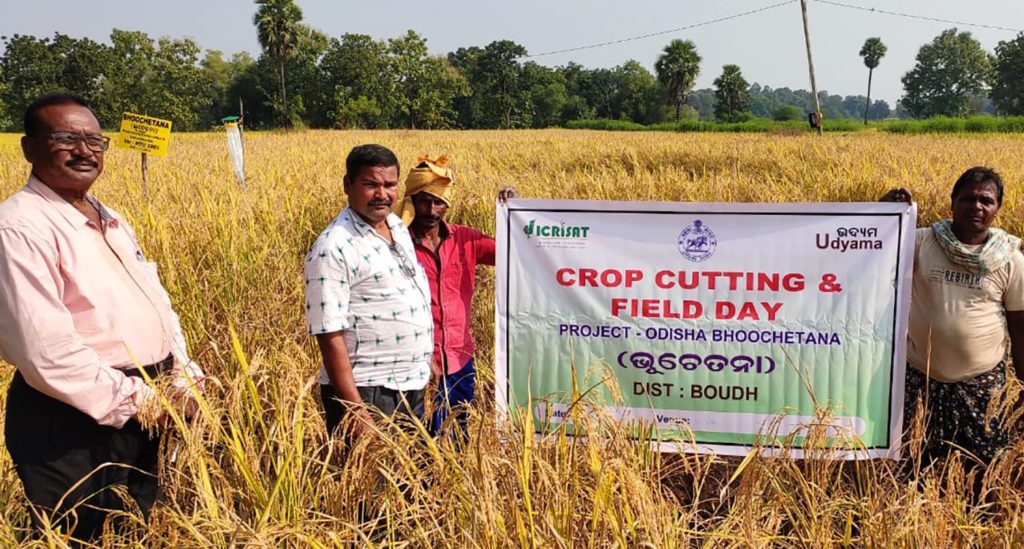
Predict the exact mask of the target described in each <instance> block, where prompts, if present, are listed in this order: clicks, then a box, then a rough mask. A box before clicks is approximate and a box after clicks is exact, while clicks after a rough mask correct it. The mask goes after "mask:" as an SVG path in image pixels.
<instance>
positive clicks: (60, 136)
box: [33, 132, 110, 153]
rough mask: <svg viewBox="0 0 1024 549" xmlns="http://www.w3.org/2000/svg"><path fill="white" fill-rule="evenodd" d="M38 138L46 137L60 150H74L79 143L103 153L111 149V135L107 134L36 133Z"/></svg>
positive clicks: (93, 150)
mask: <svg viewBox="0 0 1024 549" xmlns="http://www.w3.org/2000/svg"><path fill="white" fill-rule="evenodd" d="M33 137H35V138H36V139H46V140H48V141H49V142H50V143H53V145H54V146H55V147H56V148H57V150H59V151H73V150H75V149H76V148H78V144H79V143H85V148H87V149H89V150H90V151H92V152H96V153H102V152H107V150H108V149H110V137H108V136H106V135H82V134H79V133H71V132H54V133H51V134H47V135H35V136H33Z"/></svg>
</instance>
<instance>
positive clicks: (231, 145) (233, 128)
mask: <svg viewBox="0 0 1024 549" xmlns="http://www.w3.org/2000/svg"><path fill="white" fill-rule="evenodd" d="M224 129H225V130H227V132H228V154H229V155H231V165H232V166H234V168H235V177H237V178H238V182H239V183H241V184H242V190H243V191H244V190H245V153H244V151H243V149H242V132H241V131H240V130H239V128H238V123H237V122H227V123H225V124H224Z"/></svg>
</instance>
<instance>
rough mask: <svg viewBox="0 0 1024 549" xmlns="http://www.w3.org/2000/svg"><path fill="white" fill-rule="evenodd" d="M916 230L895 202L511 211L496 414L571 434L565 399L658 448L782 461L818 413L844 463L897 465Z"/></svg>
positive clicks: (503, 238) (525, 205)
mask: <svg viewBox="0 0 1024 549" xmlns="http://www.w3.org/2000/svg"><path fill="white" fill-rule="evenodd" d="M916 217H917V212H916V209H915V208H914V207H913V206H909V205H907V204H894V203H842V204H831V203H830V204H724V203H719V204H697V203H636V202H589V201H568V200H565V201H554V200H512V201H509V203H508V204H507V205H505V206H504V207H499V208H498V218H497V238H498V257H497V286H496V309H495V310H496V319H495V330H496V364H495V372H496V379H497V384H496V385H497V387H496V389H497V402H498V406H499V409H500V410H502V411H504V412H506V413H507V412H509V411H512V412H517V413H518V412H522V411H523V410H525V409H526V407H529V410H530V412H532V413H533V414H534V417H535V419H536V421H535V425H534V427H535V429H536V431H537V432H538V433H543V432H545V431H546V430H548V429H550V428H554V427H557V426H558V425H562V424H565V423H566V422H569V421H570V418H571V414H569V413H568V406H569V405H570V404H572V402H573V394H574V391H575V394H576V395H579V394H583V393H586V394H587V399H586V400H587V402H586V406H587V407H588V409H591V410H592V411H594V410H601V409H603V410H604V411H606V412H608V414H609V415H610V417H614V418H618V419H628V420H633V421H638V422H642V423H647V424H649V426H650V427H652V429H647V430H644V429H637V430H636V433H637V438H638V439H639V440H647V441H649V442H651V443H652V444H656V445H657V446H658V447H660V448H662V449H665V450H672V451H675V450H677V449H678V448H679V446H680V444H683V445H684V446H685V448H686V449H687V450H691V451H698V452H716V453H721V454H736V455H742V454H746V453H747V452H749V451H750V449H751V448H752V447H754V446H755V445H763V446H767V447H780V446H787V447H790V448H792V450H791V451H790V454H791V455H795V456H800V455H802V451H801V449H800V448H801V446H802V445H803V444H804V443H805V438H806V435H807V432H808V427H809V426H810V425H812V424H818V423H819V420H818V419H815V418H817V417H818V415H817V411H818V410H822V409H827V410H828V411H829V412H830V418H831V419H829V420H828V425H827V426H826V427H825V429H824V431H825V432H827V433H828V435H827V436H828V438H829V440H828V444H829V445H830V446H831V447H834V448H836V449H837V450H838V451H839V452H840V453H841V454H842V455H844V456H845V457H849V458H864V457H892V458H895V457H898V454H899V446H900V436H901V431H902V409H903V382H904V379H903V376H904V367H905V366H904V365H905V345H906V331H907V326H906V325H907V317H908V313H909V299H910V277H911V274H912V260H913V247H914V230H915V223H916ZM574 374H575V375H574ZM570 427H571V426H570ZM642 433H648V435H647V436H644V435H642ZM685 441H692V442H694V443H695V444H686V442H685Z"/></svg>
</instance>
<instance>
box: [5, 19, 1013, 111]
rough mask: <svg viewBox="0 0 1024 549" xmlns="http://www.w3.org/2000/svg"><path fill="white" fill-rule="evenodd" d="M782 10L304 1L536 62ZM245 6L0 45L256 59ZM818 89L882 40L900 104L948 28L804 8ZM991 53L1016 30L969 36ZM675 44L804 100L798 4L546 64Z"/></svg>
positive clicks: (71, 23) (707, 64)
mask: <svg viewBox="0 0 1024 549" xmlns="http://www.w3.org/2000/svg"><path fill="white" fill-rule="evenodd" d="M779 1H780V0H728V1H717V2H716V1H711V0H677V1H652V0H634V1H629V2H625V1H622V0H554V1H542V0H517V1H514V2H497V1H494V0H476V1H472V0H436V1H432V2H415V1H412V0H374V1H372V2H339V1H336V0H335V1H332V0H298V3H299V5H300V6H301V7H302V10H303V12H304V16H305V21H306V23H308V24H310V25H312V26H314V27H316V28H318V29H320V30H321V31H323V32H325V33H327V34H328V35H330V36H340V35H341V34H344V33H346V32H354V33H362V34H369V35H371V36H373V37H375V38H378V39H383V38H390V37H394V36H397V35H399V34H402V33H404V32H405V30H406V29H415V30H416V31H417V32H419V33H420V34H422V35H423V36H425V37H426V38H427V41H428V45H429V47H430V49H431V51H432V52H433V53H438V54H441V53H447V52H449V51H452V50H454V49H456V48H458V47H460V46H474V45H476V46H483V45H486V44H487V43H489V42H491V41H493V40H497V39H506V38H507V39H511V40H514V41H516V42H518V43H520V44H522V45H523V46H525V47H526V48H527V50H528V51H529V52H530V54H539V53H543V52H548V51H552V50H560V49H565V48H571V47H575V46H581V45H587V44H595V43H600V42H606V41H611V40H618V39H622V38H628V37H632V36H638V35H643V34H649V33H655V32H659V31H663V30H667V29H673V28H679V27H685V26H688V25H693V24H696V23H701V22H704V21H709V20H712V19H718V18H722V17H726V16H730V15H734V14H738V13H741V12H745V11H750V10H754V9H758V8H762V7H765V6H769V5H772V4H775V3H778V2H779ZM837 1H840V2H842V3H846V4H850V5H856V6H861V7H865V8H877V9H884V10H888V11H894V12H902V13H907V14H912V15H919V16H925V17H933V18H939V19H950V20H957V21H963V22H969V23H976V24H981V25H991V26H998V27H1007V28H1011V29H1024V2H1021V1H1020V0H1015V1H1010V0H975V1H973V2H964V1H962V0H960V1H953V0H890V1H883V0H837ZM254 11H255V7H254V4H253V3H252V2H251V1H250V0H202V1H200V0H161V1H148V2H145V1H144V2H138V1H127V0H95V1H94V2H92V3H82V2H71V1H70V0H45V1H43V2H24V1H20V0H0V35H11V34H14V33H21V34H33V35H36V36H49V35H52V34H53V33H54V32H62V33H64V34H68V35H71V36H75V37H82V36H87V37H90V38H93V39H95V40H98V41H104V42H108V41H109V38H108V37H109V34H110V30H111V29H112V28H122V29H130V30H141V31H145V32H147V33H149V34H150V35H151V36H153V37H160V36H171V37H189V38H192V39H194V40H196V41H197V42H198V43H199V45H200V46H201V47H203V48H209V49H218V50H222V51H225V52H227V53H232V52H236V51H242V50H245V51H249V52H253V53H257V52H258V50H259V46H258V44H257V43H256V35H255V31H254V29H253V26H252V22H251V21H252V14H253V12H254ZM809 15H810V22H811V40H812V47H813V51H814V62H815V67H816V69H817V72H818V89H819V90H827V91H829V92H830V93H838V94H841V95H852V94H860V93H864V90H865V88H866V85H867V69H866V68H864V66H863V64H862V62H861V59H860V57H859V56H858V55H857V53H858V51H860V47H861V45H862V44H863V43H864V40H865V39H866V38H867V37H869V36H879V37H881V38H882V41H883V42H885V43H886V45H888V47H889V52H888V54H887V55H886V57H885V58H884V59H883V60H882V63H881V65H880V66H879V68H878V69H876V71H875V77H874V92H873V93H872V95H873V96H874V97H877V98H880V99H886V100H888V101H890V102H891V103H892V102H894V101H895V100H896V99H898V98H899V96H900V95H901V94H902V84H901V83H900V76H902V75H903V74H904V73H905V72H907V71H908V70H910V69H911V68H912V67H913V65H914V56H915V55H916V54H917V50H918V48H919V47H920V46H921V45H922V44H924V43H926V42H928V41H930V40H931V39H933V38H934V37H935V36H936V35H937V34H939V33H940V32H941V31H942V30H944V29H947V28H949V27H952V26H955V25H953V24H950V23H942V22H934V21H927V20H921V19H911V18H905V17H898V16H893V15H885V14H881V13H877V12H875V13H870V12H864V11H858V10H855V9H850V8H845V7H840V6H835V5H830V4H825V3H822V2H819V1H817V0H809ZM959 28H960V29H961V30H968V31H970V32H971V33H972V34H973V35H974V36H975V37H976V38H977V39H979V40H980V41H981V43H982V45H983V46H984V47H985V48H986V49H987V50H989V51H992V50H993V49H994V48H995V45H996V44H997V43H998V42H999V41H1000V40H1010V39H1012V38H1014V37H1015V36H1016V33H1015V32H1013V31H1006V30H997V29H986V28H977V27H968V26H963V25H960V26H959ZM673 38H684V39H688V40H692V41H693V42H695V43H696V44H697V48H698V50H699V52H700V54H701V55H702V56H703V58H704V61H703V63H702V65H701V76H700V78H699V79H698V81H697V87H710V86H711V82H712V81H713V80H714V78H715V77H716V76H717V75H718V74H719V73H720V72H721V68H722V65H724V64H727V63H735V64H737V65H739V66H740V67H741V68H742V70H743V73H744V75H745V76H746V77H747V80H748V81H750V82H760V83H762V84H765V85H768V86H771V87H776V88H777V87H784V86H785V87H790V88H804V89H808V88H809V87H810V86H809V84H808V77H807V59H806V56H805V53H804V41H803V33H802V27H801V21H800V8H799V3H791V4H788V5H785V6H782V7H778V8H774V9H771V10H769V11H765V12H761V13H757V14H753V15H749V16H745V17H741V18H738V19H733V20H730V21H725V22H721V23H716V24H711V25H707V26H703V27H699V28H694V29H690V30H683V31H679V32H674V33H670V34H664V35H660V36H655V37H651V38H645V39H641V40H634V41H629V42H625V43H621V44H615V45H609V46H604V47H598V48H592V49H587V50H582V51H575V52H569V53H562V54H557V55H548V56H541V57H538V58H536V59H535V60H536V61H538V62H540V63H543V64H546V65H551V66H555V65H562V64H565V63H568V62H569V61H575V62H577V63H580V64H582V65H584V66H586V67H589V68H595V67H613V66H615V65H618V64H621V63H622V62H624V61H626V60H628V59H636V60H638V61H640V62H641V63H643V64H644V65H646V66H647V67H648V68H650V69H652V70H653V65H654V61H655V59H656V58H657V56H658V53H659V51H660V50H661V48H662V47H664V45H665V44H667V43H668V42H669V41H670V40H671V39H673Z"/></svg>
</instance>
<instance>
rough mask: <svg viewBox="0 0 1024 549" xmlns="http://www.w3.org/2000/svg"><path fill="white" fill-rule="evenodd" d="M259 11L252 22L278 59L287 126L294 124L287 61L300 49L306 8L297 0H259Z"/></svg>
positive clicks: (262, 44)
mask: <svg viewBox="0 0 1024 549" xmlns="http://www.w3.org/2000/svg"><path fill="white" fill-rule="evenodd" d="M256 5H257V6H258V7H257V9H256V14H255V15H254V16H253V19H252V22H253V24H254V25H256V38H257V40H259V43H260V47H261V48H263V51H264V52H265V53H266V54H267V55H269V56H270V57H271V58H272V59H274V60H275V61H277V64H278V68H279V71H280V76H281V102H280V107H279V109H278V111H279V113H280V115H281V121H282V123H283V124H284V125H285V126H289V125H290V124H291V117H290V115H289V113H288V111H289V109H288V92H287V90H286V86H285V77H284V64H285V61H286V60H288V59H289V58H291V57H292V56H294V55H295V54H296V53H298V51H299V39H300V34H301V32H302V27H301V25H300V23H301V21H302V9H301V8H299V6H298V5H297V4H296V3H295V1H294V0H256Z"/></svg>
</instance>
